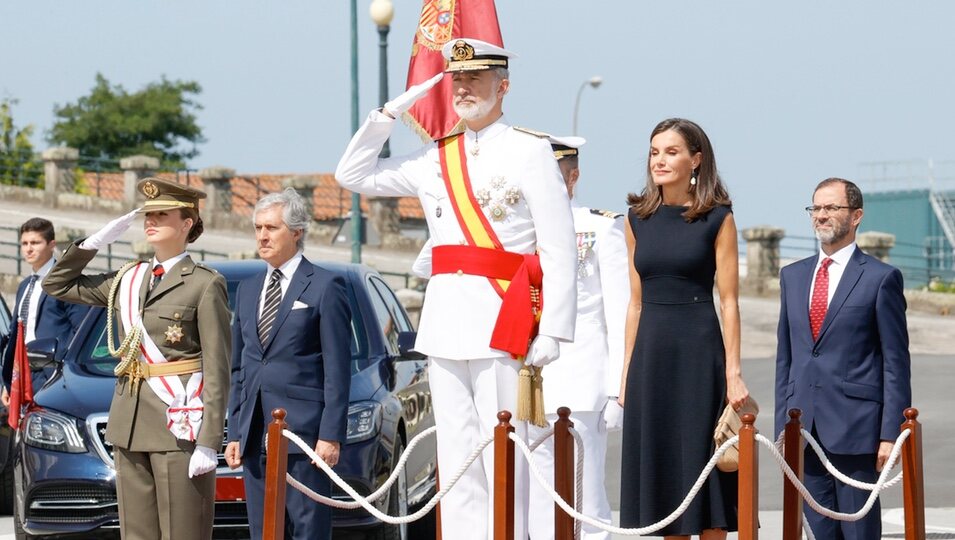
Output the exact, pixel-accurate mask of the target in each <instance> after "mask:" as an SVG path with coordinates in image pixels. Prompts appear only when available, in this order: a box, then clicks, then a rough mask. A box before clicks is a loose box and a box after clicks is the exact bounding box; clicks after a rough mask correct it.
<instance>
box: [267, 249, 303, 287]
mask: <svg viewBox="0 0 955 540" xmlns="http://www.w3.org/2000/svg"><path fill="white" fill-rule="evenodd" d="M302 253H303V251H302V250H298V251H297V252H296V253H295V255H293V256H292V258H291V259H289V260H287V261H285V262H284V263H282V266H279V268H278V269H279V270H281V271H282V278H283V279H291V278H292V276H293V275H295V272H296V271H297V270H298V265H299V264H301V262H302V256H303V255H302ZM266 264H267V265H268V267H269V271H268V272H266V273H265V277H266V280H267V279H268V278H269V277H271V276H272V272H273V271H274V270H275V267H274V266H272V265H271V264H268V263H266Z"/></svg>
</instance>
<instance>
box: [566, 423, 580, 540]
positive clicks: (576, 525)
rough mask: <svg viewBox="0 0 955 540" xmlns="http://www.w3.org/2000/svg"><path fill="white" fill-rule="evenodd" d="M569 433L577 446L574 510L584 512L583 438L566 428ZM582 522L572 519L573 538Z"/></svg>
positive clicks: (577, 535) (575, 431)
mask: <svg viewBox="0 0 955 540" xmlns="http://www.w3.org/2000/svg"><path fill="white" fill-rule="evenodd" d="M568 430H569V431H570V434H571V435H573V436H574V446H575V447H576V448H577V464H576V466H577V474H576V476H575V477H574V485H575V486H577V489H576V490H575V493H574V495H575V497H576V499H575V501H576V504H575V505H574V510H577V511H578V512H580V513H581V514H582V513H583V512H584V438H583V437H581V436H580V433H578V432H577V430H576V429H574V428H568ZM583 526H584V523H583V522H582V521H580V520H574V538H575V539H579V538H580V533H581V531H582V530H583Z"/></svg>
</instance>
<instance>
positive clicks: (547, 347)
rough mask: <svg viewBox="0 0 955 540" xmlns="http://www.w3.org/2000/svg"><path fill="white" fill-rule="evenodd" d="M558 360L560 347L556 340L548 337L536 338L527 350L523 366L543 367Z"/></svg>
mask: <svg viewBox="0 0 955 540" xmlns="http://www.w3.org/2000/svg"><path fill="white" fill-rule="evenodd" d="M558 358H560V346H559V345H558V344H557V340H556V339H555V338H552V337H550V336H537V337H536V338H534V341H532V342H531V346H530V348H529V349H527V359H526V360H524V365H525V366H534V367H544V366H546V365H547V364H549V363H551V362H553V361H554V360H557V359H558Z"/></svg>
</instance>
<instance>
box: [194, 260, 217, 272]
mask: <svg viewBox="0 0 955 540" xmlns="http://www.w3.org/2000/svg"><path fill="white" fill-rule="evenodd" d="M196 268H201V269H203V270H205V271H206V272H209V273H210V274H214V275H215V274H218V273H219V271H218V270H216V269H215V268H212V267H209V266H206V265H204V264H202V263H198V262H197V263H196Z"/></svg>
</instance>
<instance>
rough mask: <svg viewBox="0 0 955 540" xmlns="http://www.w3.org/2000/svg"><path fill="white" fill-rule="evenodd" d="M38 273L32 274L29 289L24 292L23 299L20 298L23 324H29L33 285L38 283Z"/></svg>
mask: <svg viewBox="0 0 955 540" xmlns="http://www.w3.org/2000/svg"><path fill="white" fill-rule="evenodd" d="M36 279H37V275H36V274H33V275H31V276H30V283H28V284H27V290H26V292H24V293H23V299H22V300H20V320H21V321H23V326H24V327H26V325H27V318H28V317H29V316H30V297H32V296H33V287H34V286H35V285H36Z"/></svg>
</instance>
